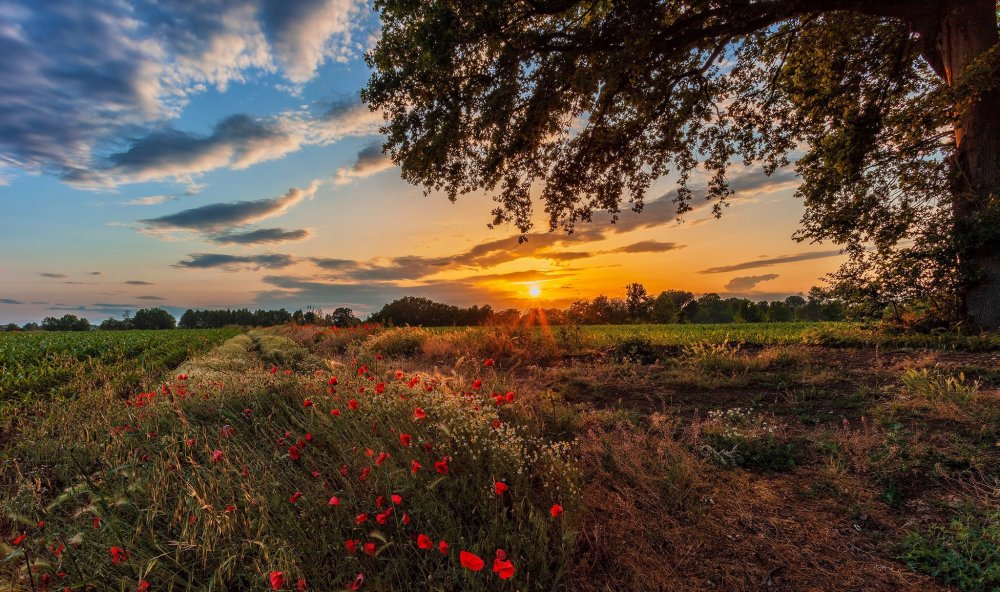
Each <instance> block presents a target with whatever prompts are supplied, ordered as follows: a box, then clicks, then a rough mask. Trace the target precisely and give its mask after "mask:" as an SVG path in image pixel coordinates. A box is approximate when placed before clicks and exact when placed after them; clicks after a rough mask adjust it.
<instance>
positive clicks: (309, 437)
mask: <svg viewBox="0 0 1000 592" xmlns="http://www.w3.org/2000/svg"><path fill="white" fill-rule="evenodd" d="M312 441H313V435H312V434H306V442H312Z"/></svg>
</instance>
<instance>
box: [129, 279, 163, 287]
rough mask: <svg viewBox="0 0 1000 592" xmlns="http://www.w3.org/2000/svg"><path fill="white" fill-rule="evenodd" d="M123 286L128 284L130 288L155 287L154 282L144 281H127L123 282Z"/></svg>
mask: <svg viewBox="0 0 1000 592" xmlns="http://www.w3.org/2000/svg"><path fill="white" fill-rule="evenodd" d="M122 283H123V284H128V285H130V286H155V285H156V284H154V283H153V282H145V281H143V280H127V281H124V282H122Z"/></svg>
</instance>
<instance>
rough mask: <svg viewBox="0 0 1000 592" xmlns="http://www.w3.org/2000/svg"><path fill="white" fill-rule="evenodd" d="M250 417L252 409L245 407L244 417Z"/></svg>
mask: <svg viewBox="0 0 1000 592" xmlns="http://www.w3.org/2000/svg"><path fill="white" fill-rule="evenodd" d="M251 415H253V409H250V408H249V407H247V408H246V409H244V410H243V416H244V417H250V416H251Z"/></svg>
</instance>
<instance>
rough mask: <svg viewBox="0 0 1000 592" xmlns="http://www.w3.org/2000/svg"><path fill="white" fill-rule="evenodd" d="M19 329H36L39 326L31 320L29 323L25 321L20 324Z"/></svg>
mask: <svg viewBox="0 0 1000 592" xmlns="http://www.w3.org/2000/svg"><path fill="white" fill-rule="evenodd" d="M21 329H22V330H23V331H38V329H39V326H38V323H35V322H31V323H25V324H24V325H22V326H21Z"/></svg>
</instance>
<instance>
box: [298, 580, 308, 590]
mask: <svg viewBox="0 0 1000 592" xmlns="http://www.w3.org/2000/svg"><path fill="white" fill-rule="evenodd" d="M306 588H308V584H307V583H306V579H305V578H299V581H298V582H296V583H295V590H296V591H297V592H306Z"/></svg>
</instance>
